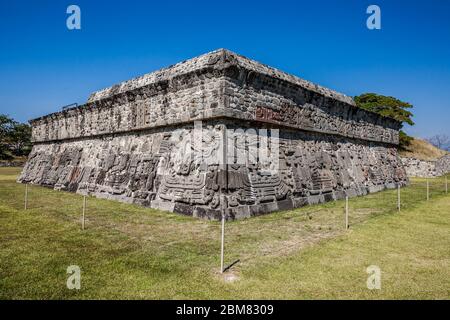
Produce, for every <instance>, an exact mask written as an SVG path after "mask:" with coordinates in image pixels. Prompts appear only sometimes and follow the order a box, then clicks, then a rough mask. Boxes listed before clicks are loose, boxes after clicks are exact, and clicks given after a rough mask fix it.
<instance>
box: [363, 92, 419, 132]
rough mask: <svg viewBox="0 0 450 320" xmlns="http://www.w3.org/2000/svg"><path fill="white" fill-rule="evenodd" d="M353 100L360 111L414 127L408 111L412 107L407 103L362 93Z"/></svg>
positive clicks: (374, 94)
mask: <svg viewBox="0 0 450 320" xmlns="http://www.w3.org/2000/svg"><path fill="white" fill-rule="evenodd" d="M354 100H355V102H356V105H357V106H358V107H360V108H362V109H365V110H368V111H372V112H376V113H378V114H381V115H382V116H385V117H389V118H393V119H395V120H397V121H401V122H402V123H407V124H409V125H411V126H412V125H414V122H413V121H412V119H411V118H412V116H413V114H412V112H411V111H409V109H411V108H413V106H412V105H411V104H410V103H408V102H404V101H401V100H399V99H397V98H394V97H388V96H383V95H379V94H376V93H364V94H362V95H359V96H356V97H355V98H354Z"/></svg>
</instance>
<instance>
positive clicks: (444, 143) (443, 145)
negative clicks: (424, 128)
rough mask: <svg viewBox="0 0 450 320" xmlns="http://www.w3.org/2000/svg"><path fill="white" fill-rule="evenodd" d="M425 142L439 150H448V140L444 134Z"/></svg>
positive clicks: (449, 142) (449, 145) (449, 141)
mask: <svg viewBox="0 0 450 320" xmlns="http://www.w3.org/2000/svg"><path fill="white" fill-rule="evenodd" d="M426 140H427V141H428V142H429V143H431V144H432V145H433V146H435V147H437V148H439V149H444V150H445V149H448V148H450V138H449V137H448V136H447V135H445V134H437V135H434V136H432V137H430V138H428V139H426Z"/></svg>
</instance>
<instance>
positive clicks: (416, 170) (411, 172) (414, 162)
mask: <svg viewBox="0 0 450 320" xmlns="http://www.w3.org/2000/svg"><path fill="white" fill-rule="evenodd" d="M401 159H402V163H403V166H404V167H405V170H406V174H407V175H408V177H422V178H431V177H440V176H442V175H444V174H447V173H449V172H450V154H448V155H445V156H443V157H441V158H439V159H438V160H435V161H426V160H420V159H415V158H407V157H405V158H401Z"/></svg>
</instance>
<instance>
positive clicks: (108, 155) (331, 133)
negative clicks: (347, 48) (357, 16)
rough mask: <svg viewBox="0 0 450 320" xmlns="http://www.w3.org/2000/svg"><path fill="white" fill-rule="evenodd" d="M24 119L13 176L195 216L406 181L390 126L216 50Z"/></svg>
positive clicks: (294, 203) (281, 206)
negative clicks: (24, 138)
mask: <svg viewBox="0 0 450 320" xmlns="http://www.w3.org/2000/svg"><path fill="white" fill-rule="evenodd" d="M30 123H31V125H32V132H33V142H34V146H33V150H32V152H31V154H30V156H29V158H28V161H27V163H26V165H25V167H24V169H23V172H22V174H21V176H20V177H19V181H20V182H23V183H33V184H39V185H42V186H48V187H51V188H55V189H60V190H68V191H73V192H79V193H86V194H91V195H95V196H97V197H103V198H109V199H116V200H119V201H126V202H132V203H138V204H141V205H143V206H148V207H153V208H159V209H163V210H168V211H174V212H179V213H182V214H186V215H192V216H195V217H204V218H209V219H217V218H220V217H221V215H222V214H225V215H226V217H227V218H228V219H237V218H244V217H251V216H254V215H258V214H264V213H268V212H272V211H276V210H286V209H291V208H295V207H299V206H303V205H307V204H313V203H320V202H324V201H329V200H334V199H341V198H343V197H345V196H346V195H348V196H357V195H364V194H367V193H369V192H375V191H379V190H382V189H384V188H391V187H395V186H396V185H398V184H400V185H404V184H405V183H406V182H407V177H406V174H405V170H404V168H403V166H402V163H401V161H400V159H399V157H398V155H397V149H396V146H397V144H398V130H399V129H400V126H401V124H400V123H398V122H397V121H395V120H392V119H389V118H385V117H382V116H379V115H377V114H374V113H371V112H368V111H364V110H362V109H359V108H357V107H356V106H355V103H354V102H353V100H352V99H351V98H349V97H347V96H344V95H342V94H339V93H337V92H334V91H332V90H329V89H326V88H323V87H320V86H318V85H315V84H312V83H310V82H307V81H305V80H302V79H299V78H297V77H295V76H292V75H289V74H286V73H284V72H281V71H279V70H276V69H274V68H271V67H268V66H266V65H263V64H260V63H258V62H255V61H252V60H250V59H247V58H245V57H243V56H240V55H237V54H235V53H233V52H230V51H228V50H222V49H221V50H217V51H213V52H210V53H207V54H205V55H202V56H200V57H197V58H194V59H191V60H187V61H184V62H181V63H178V64H176V65H173V66H170V67H168V68H165V69H162V70H159V71H156V72H153V73H150V74H147V75H144V76H142V77H139V78H136V79H132V80H129V81H125V82H123V83H120V84H118V85H115V86H112V87H110V88H107V89H104V90H101V91H98V92H95V93H93V94H92V95H91V96H90V97H89V99H88V101H87V103H85V104H84V105H81V106H79V107H75V108H71V109H66V110H63V111H60V112H56V113H53V114H49V115H46V116H43V117H41V118H38V119H34V120H32V121H30ZM199 128H200V129H199ZM199 133H200V134H199ZM230 145H231V146H232V147H231V148H230ZM253 148H254V149H253ZM236 150H237V151H236ZM253 150H256V151H255V152H256V153H255V152H254V151H253ZM261 150H263V151H264V152H265V153H266V156H265V157H263V156H261ZM239 152H242V154H243V155H244V156H243V157H242V158H241V159H240V160H239V159H238V157H239V154H240V153H239ZM199 155H200V156H199ZM199 159H200V160H199ZM205 159H206V160H210V159H213V161H205ZM217 159H219V160H220V159H222V160H223V161H218V160H217Z"/></svg>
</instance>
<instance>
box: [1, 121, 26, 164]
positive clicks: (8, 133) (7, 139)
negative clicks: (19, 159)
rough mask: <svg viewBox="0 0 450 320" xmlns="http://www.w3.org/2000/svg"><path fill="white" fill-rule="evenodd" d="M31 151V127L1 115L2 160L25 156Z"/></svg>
mask: <svg viewBox="0 0 450 320" xmlns="http://www.w3.org/2000/svg"><path fill="white" fill-rule="evenodd" d="M30 151H31V127H30V126H29V125H28V124H25V123H19V122H17V121H15V120H13V119H11V118H10V117H8V116H7V115H3V114H0V159H2V160H10V159H12V155H15V156H25V155H28V153H29V152H30Z"/></svg>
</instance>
